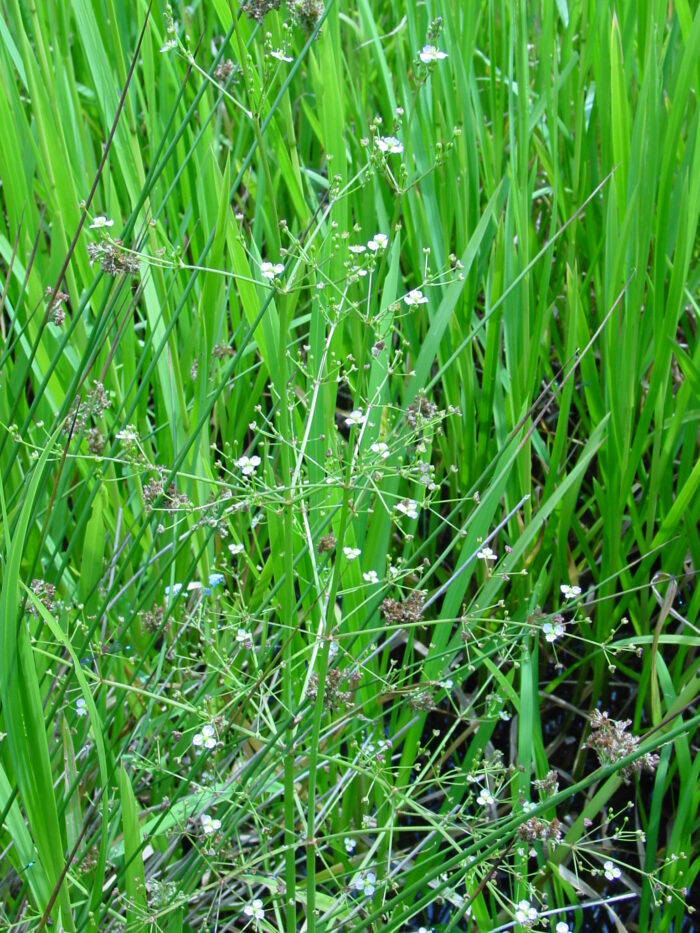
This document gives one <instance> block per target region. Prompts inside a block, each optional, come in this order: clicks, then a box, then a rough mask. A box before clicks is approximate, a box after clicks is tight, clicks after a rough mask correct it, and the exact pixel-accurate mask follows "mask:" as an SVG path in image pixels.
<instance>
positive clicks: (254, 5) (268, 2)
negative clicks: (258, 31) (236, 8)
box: [241, 0, 280, 23]
mask: <svg viewBox="0 0 700 933" xmlns="http://www.w3.org/2000/svg"><path fill="white" fill-rule="evenodd" d="M279 8H280V0H244V2H243V4H242V5H241V10H242V11H243V12H244V13H245V15H246V16H249V17H250V18H251V19H254V20H256V21H257V22H258V23H261V22H262V21H263V19H264V18H265V14H266V13H269V12H270V10H279Z"/></svg>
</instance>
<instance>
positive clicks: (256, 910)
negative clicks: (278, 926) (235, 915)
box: [243, 897, 265, 920]
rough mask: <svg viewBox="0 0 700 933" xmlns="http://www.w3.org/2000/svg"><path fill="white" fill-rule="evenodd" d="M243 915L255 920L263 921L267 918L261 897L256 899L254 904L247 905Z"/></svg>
mask: <svg viewBox="0 0 700 933" xmlns="http://www.w3.org/2000/svg"><path fill="white" fill-rule="evenodd" d="M243 913H244V914H245V915H246V917H252V918H253V920H263V919H264V917H265V911H264V910H263V905H262V901H261V900H260V898H259V897H256V898H255V900H254V901H253V903H252V904H246V906H245V907H244V908H243Z"/></svg>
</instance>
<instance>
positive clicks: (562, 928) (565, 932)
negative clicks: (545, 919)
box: [554, 920, 569, 933]
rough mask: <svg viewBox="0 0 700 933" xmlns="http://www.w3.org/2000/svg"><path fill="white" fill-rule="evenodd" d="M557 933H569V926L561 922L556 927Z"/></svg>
mask: <svg viewBox="0 0 700 933" xmlns="http://www.w3.org/2000/svg"><path fill="white" fill-rule="evenodd" d="M554 930H555V933H569V924H568V923H564V921H563V920H560V921H559V923H558V924H557V925H556V926H555V927H554Z"/></svg>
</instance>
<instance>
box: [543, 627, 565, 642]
mask: <svg viewBox="0 0 700 933" xmlns="http://www.w3.org/2000/svg"><path fill="white" fill-rule="evenodd" d="M542 631H543V632H544V637H545V638H546V640H547V641H549V642H553V641H556V640H557V638H561V636H562V635H563V634H564V626H563V624H562V623H561V622H545V623H544V625H543V626H542Z"/></svg>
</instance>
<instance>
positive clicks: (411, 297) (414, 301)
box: [403, 288, 428, 306]
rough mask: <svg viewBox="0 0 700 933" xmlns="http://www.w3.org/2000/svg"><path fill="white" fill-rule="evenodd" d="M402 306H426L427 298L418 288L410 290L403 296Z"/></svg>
mask: <svg viewBox="0 0 700 933" xmlns="http://www.w3.org/2000/svg"><path fill="white" fill-rule="evenodd" d="M403 301H404V304H406V305H409V306H413V305H426V304H427V303H428V299H427V297H426V296H425V295H424V294H423V292H422V291H421V290H420V289H419V288H412V289H411V291H410V292H409V293H408V294H407V295H404V296H403Z"/></svg>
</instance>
